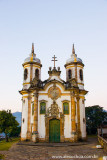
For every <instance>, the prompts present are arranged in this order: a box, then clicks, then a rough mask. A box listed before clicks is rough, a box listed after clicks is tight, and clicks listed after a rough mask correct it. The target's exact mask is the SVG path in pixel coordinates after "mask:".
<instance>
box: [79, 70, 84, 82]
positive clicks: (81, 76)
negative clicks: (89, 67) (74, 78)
mask: <svg viewBox="0 0 107 160" xmlns="http://www.w3.org/2000/svg"><path fill="white" fill-rule="evenodd" d="M79 76H80V80H81V81H82V80H83V71H82V69H80V71H79Z"/></svg>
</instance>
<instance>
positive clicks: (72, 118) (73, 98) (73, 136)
mask: <svg viewBox="0 0 107 160" xmlns="http://www.w3.org/2000/svg"><path fill="white" fill-rule="evenodd" d="M75 111H76V110H75V96H74V93H73V91H72V92H71V135H72V137H71V141H76V140H77V135H76V122H75Z"/></svg>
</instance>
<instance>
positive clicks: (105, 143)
mask: <svg viewBox="0 0 107 160" xmlns="http://www.w3.org/2000/svg"><path fill="white" fill-rule="evenodd" d="M98 141H99V143H100V145H101V146H102V147H103V148H104V150H105V151H106V152H107V140H106V139H104V138H103V137H101V136H99V135H98Z"/></svg>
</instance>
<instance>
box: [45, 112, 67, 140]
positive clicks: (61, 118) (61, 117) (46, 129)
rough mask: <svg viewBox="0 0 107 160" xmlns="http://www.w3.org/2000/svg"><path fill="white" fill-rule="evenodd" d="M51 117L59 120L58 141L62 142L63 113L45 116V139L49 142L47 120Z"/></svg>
mask: <svg viewBox="0 0 107 160" xmlns="http://www.w3.org/2000/svg"><path fill="white" fill-rule="evenodd" d="M52 119H58V120H60V142H64V115H63V114H61V113H60V117H58V116H50V117H48V116H47V117H45V133H46V134H45V141H46V142H49V121H50V120H52Z"/></svg>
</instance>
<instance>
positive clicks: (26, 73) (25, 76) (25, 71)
mask: <svg viewBox="0 0 107 160" xmlns="http://www.w3.org/2000/svg"><path fill="white" fill-rule="evenodd" d="M27 76H28V70H27V69H25V70H24V80H26V79H27Z"/></svg>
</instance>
